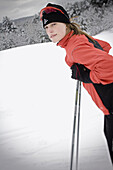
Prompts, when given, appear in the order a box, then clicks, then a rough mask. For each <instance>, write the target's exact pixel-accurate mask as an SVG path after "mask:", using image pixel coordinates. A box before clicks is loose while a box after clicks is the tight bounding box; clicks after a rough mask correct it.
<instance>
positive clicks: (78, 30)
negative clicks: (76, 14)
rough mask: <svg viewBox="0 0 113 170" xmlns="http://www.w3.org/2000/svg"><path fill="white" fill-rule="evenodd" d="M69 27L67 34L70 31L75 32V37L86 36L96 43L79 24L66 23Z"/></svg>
mask: <svg viewBox="0 0 113 170" xmlns="http://www.w3.org/2000/svg"><path fill="white" fill-rule="evenodd" d="M66 26H67V33H68V32H70V31H72V30H73V31H74V33H73V35H74V34H76V35H85V36H86V37H87V38H88V39H90V40H91V41H93V42H94V43H95V41H94V40H93V38H92V37H91V36H90V35H88V34H87V33H86V32H84V31H82V30H81V28H80V25H78V24H77V23H69V24H68V23H66Z"/></svg>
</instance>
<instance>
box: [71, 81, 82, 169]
mask: <svg viewBox="0 0 113 170" xmlns="http://www.w3.org/2000/svg"><path fill="white" fill-rule="evenodd" d="M78 93H79V106H78V127H77V148H76V170H78V151H79V126H80V101H81V82H80V81H79V80H77V84H76V97H75V110H74V122H73V134H72V148H71V163H70V170H72V168H73V156H74V143H75V127H76V117H77V103H78Z"/></svg>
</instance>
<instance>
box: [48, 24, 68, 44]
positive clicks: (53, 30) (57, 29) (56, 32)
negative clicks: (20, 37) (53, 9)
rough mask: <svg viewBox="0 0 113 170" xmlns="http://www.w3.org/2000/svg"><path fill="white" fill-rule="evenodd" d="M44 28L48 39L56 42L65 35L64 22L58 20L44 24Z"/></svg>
mask: <svg viewBox="0 0 113 170" xmlns="http://www.w3.org/2000/svg"><path fill="white" fill-rule="evenodd" d="M45 30H46V33H47V35H48V36H49V39H50V40H51V41H52V42H54V43H56V42H59V41H60V40H61V39H62V38H63V37H64V36H65V35H66V24H64V23H60V22H52V23H50V24H48V25H46V26H45Z"/></svg>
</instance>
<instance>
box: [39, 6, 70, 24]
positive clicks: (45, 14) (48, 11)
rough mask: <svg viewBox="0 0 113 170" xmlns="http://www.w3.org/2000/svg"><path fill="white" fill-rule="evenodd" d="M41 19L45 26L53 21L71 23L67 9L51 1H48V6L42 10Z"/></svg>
mask: <svg viewBox="0 0 113 170" xmlns="http://www.w3.org/2000/svg"><path fill="white" fill-rule="evenodd" d="M40 19H41V20H42V22H43V27H45V26H46V25H48V24H50V23H52V22H62V23H70V20H69V15H68V13H67V12H66V10H65V9H64V8H63V7H62V6H60V5H56V4H51V3H48V4H47V6H46V7H45V8H43V9H42V10H41V11H40Z"/></svg>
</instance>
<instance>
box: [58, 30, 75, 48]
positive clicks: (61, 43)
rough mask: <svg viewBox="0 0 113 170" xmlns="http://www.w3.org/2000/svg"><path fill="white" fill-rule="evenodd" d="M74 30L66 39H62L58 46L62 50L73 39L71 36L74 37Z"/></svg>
mask: <svg viewBox="0 0 113 170" xmlns="http://www.w3.org/2000/svg"><path fill="white" fill-rule="evenodd" d="M73 32H74V31H73V30H72V31H71V32H69V33H68V34H67V35H66V36H65V37H64V38H62V39H61V40H60V41H59V42H58V43H57V46H60V47H62V48H65V47H66V46H67V44H68V41H69V39H70V38H71V36H72V35H73Z"/></svg>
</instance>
